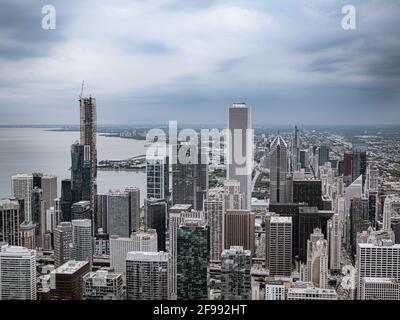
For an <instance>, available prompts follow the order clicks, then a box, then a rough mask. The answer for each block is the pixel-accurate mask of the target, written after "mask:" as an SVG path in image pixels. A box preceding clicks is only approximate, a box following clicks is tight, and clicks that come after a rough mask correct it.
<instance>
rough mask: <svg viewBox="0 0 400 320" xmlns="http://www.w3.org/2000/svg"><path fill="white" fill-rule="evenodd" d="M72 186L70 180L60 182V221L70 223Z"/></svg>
mask: <svg viewBox="0 0 400 320" xmlns="http://www.w3.org/2000/svg"><path fill="white" fill-rule="evenodd" d="M72 203H73V202H72V185H71V179H64V180H62V181H61V220H62V221H71V220H72V216H71V206H72Z"/></svg>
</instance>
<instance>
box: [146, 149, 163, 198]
mask: <svg viewBox="0 0 400 320" xmlns="http://www.w3.org/2000/svg"><path fill="white" fill-rule="evenodd" d="M168 159H169V157H164V156H155V157H151V158H147V159H146V175H147V198H148V199H151V198H153V199H165V198H167V196H168V194H169V161H168Z"/></svg>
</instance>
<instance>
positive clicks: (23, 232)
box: [0, 210, 36, 250]
mask: <svg viewBox="0 0 400 320" xmlns="http://www.w3.org/2000/svg"><path fill="white" fill-rule="evenodd" d="M0 211H1V210H0ZM0 215H1V213H0ZM35 231H36V227H35V225H34V224H33V223H32V222H31V221H29V222H27V221H24V222H22V223H21V224H20V225H19V234H20V241H19V245H20V246H21V247H24V248H27V249H30V250H35V249H36V240H35ZM0 241H1V240H0ZM9 244H10V243H9Z"/></svg>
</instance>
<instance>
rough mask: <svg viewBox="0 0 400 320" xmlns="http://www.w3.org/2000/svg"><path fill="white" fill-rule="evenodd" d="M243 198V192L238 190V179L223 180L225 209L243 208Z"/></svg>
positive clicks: (244, 204)
mask: <svg viewBox="0 0 400 320" xmlns="http://www.w3.org/2000/svg"><path fill="white" fill-rule="evenodd" d="M245 200H246V199H245V194H244V193H243V192H241V191H240V182H239V181H237V180H225V181H224V202H225V210H245V206H246V203H245Z"/></svg>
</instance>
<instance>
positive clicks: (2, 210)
mask: <svg viewBox="0 0 400 320" xmlns="http://www.w3.org/2000/svg"><path fill="white" fill-rule="evenodd" d="M19 210H20V204H19V202H18V201H17V200H14V199H2V200H0V243H2V242H6V243H8V244H9V245H13V246H17V245H19V226H20V223H21V222H22V221H20V212H19Z"/></svg>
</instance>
